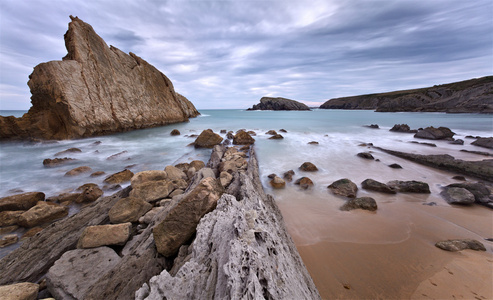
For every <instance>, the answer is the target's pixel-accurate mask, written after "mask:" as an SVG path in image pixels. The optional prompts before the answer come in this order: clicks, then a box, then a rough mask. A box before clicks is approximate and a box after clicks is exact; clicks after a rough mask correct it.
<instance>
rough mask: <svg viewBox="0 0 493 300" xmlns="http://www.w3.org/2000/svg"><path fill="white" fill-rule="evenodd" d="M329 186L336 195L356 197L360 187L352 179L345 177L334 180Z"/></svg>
mask: <svg viewBox="0 0 493 300" xmlns="http://www.w3.org/2000/svg"><path fill="white" fill-rule="evenodd" d="M327 188H329V189H330V190H331V191H332V193H334V194H335V195H339V196H343V197H348V198H356V193H357V192H358V187H357V186H356V184H355V183H354V182H352V181H351V180H349V179H347V178H344V179H339V180H337V181H334V182H333V183H332V184H331V185H329V186H328V187H327Z"/></svg>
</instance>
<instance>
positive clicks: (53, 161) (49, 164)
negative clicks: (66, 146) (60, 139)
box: [43, 157, 75, 167]
mask: <svg viewBox="0 0 493 300" xmlns="http://www.w3.org/2000/svg"><path fill="white" fill-rule="evenodd" d="M74 160H75V159H74V158H68V157H64V158H54V159H51V158H46V159H45V160H43V166H45V167H56V166H59V165H62V164H65V163H68V162H71V161H74Z"/></svg>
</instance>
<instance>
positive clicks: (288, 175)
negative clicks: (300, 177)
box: [283, 170, 294, 182]
mask: <svg viewBox="0 0 493 300" xmlns="http://www.w3.org/2000/svg"><path fill="white" fill-rule="evenodd" d="M293 175H294V171H293V170H289V171H286V172H284V174H283V178H284V179H285V180H286V181H289V182H291V181H292V180H293Z"/></svg>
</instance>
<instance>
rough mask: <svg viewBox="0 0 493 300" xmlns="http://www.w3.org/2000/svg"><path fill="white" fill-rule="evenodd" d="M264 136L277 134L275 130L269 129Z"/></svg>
mask: <svg viewBox="0 0 493 300" xmlns="http://www.w3.org/2000/svg"><path fill="white" fill-rule="evenodd" d="M265 134H269V135H276V134H277V132H276V131H275V130H273V129H271V130H269V131H267V132H266V133H265Z"/></svg>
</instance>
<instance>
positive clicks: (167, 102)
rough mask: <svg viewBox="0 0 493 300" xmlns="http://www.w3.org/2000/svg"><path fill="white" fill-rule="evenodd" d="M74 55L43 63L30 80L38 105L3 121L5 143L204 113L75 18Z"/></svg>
mask: <svg viewBox="0 0 493 300" xmlns="http://www.w3.org/2000/svg"><path fill="white" fill-rule="evenodd" d="M71 19H72V21H71V22H70V23H69V29H68V31H67V33H66V34H65V46H66V48H67V51H68V54H67V55H66V56H65V57H64V58H63V60H62V61H50V62H47V63H41V64H39V65H37V66H36V67H35V68H34V71H33V73H32V74H31V75H30V76H29V78H30V80H29V82H28V85H29V88H30V89H31V93H32V97H31V102H32V107H31V109H30V110H29V112H28V113H27V114H25V115H24V116H23V117H22V118H14V117H0V139H18V138H43V139H71V138H80V137H87V136H93V135H99V134H106V133H111V132H120V131H127V130H131V129H137V128H145V127H154V126H159V125H165V124H171V123H177V122H184V121H188V119H189V118H191V117H195V116H197V115H198V114H199V113H198V112H197V110H196V109H195V107H194V106H193V104H192V103H191V102H190V101H188V100H187V99H186V98H185V97H183V96H182V95H180V94H178V93H176V92H175V90H174V88H173V84H172V83H171V81H170V80H169V79H168V78H167V77H166V76H165V75H164V74H163V73H161V72H160V71H159V70H157V69H156V68H155V67H153V66H152V65H150V64H149V63H147V62H146V61H145V60H143V59H142V58H140V57H138V56H137V55H135V54H133V53H130V54H126V53H124V52H122V51H121V50H119V49H117V48H115V47H113V46H110V47H108V46H107V44H106V43H105V42H104V40H103V39H102V38H101V37H100V36H98V35H97V34H96V32H95V31H94V29H93V28H92V27H91V25H89V24H87V23H84V22H83V21H82V20H80V19H79V18H77V17H75V18H74V17H72V16H71Z"/></svg>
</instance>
